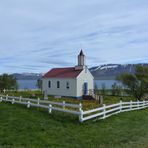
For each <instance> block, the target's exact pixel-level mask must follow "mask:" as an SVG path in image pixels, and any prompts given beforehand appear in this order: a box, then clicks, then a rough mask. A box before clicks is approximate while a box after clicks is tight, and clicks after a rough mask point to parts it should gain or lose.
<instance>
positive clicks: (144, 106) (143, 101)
mask: <svg viewBox="0 0 148 148" xmlns="http://www.w3.org/2000/svg"><path fill="white" fill-rule="evenodd" d="M144 107H145V100H143V108H144Z"/></svg>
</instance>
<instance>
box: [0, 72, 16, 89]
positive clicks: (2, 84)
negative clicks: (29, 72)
mask: <svg viewBox="0 0 148 148" xmlns="http://www.w3.org/2000/svg"><path fill="white" fill-rule="evenodd" d="M17 88H18V84H17V81H16V78H15V77H14V76H12V75H8V74H3V75H1V76H0V90H1V91H2V90H4V89H14V90H16V89H17Z"/></svg>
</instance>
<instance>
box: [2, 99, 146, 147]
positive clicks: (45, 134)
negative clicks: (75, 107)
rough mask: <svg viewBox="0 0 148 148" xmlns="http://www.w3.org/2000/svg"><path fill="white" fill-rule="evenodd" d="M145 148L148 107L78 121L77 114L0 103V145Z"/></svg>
mask: <svg viewBox="0 0 148 148" xmlns="http://www.w3.org/2000/svg"><path fill="white" fill-rule="evenodd" d="M3 147H4V148H5V147H10V148H11V147H12V148H13V147H14V148H17V147H21V148H22V147H31V148H33V147H37V148H38V147H41V148H44V147H53V148H56V147H63V148H65V147H68V148H73V147H74V148H79V147H80V148H87V147H88V148H95V147H96V148H116V147H117V148H118V147H119V148H120V147H121V148H122V147H123V148H126V147H127V148H130V147H131V148H147V147H148V109H145V110H140V111H132V112H127V113H122V114H119V115H117V116H112V117H110V118H108V119H106V120H100V121H97V122H94V121H92V120H90V121H88V122H85V123H82V124H80V123H79V122H78V119H77V117H75V116H71V115H69V114H66V113H59V112H53V114H51V115H49V114H48V113H47V111H45V110H43V109H37V108H30V109H27V108H26V106H23V105H16V104H14V105H11V104H9V103H4V102H2V103H0V148H3Z"/></svg>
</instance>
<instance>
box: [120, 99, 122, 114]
mask: <svg viewBox="0 0 148 148" xmlns="http://www.w3.org/2000/svg"><path fill="white" fill-rule="evenodd" d="M121 112H122V100H121V101H120V113H121Z"/></svg>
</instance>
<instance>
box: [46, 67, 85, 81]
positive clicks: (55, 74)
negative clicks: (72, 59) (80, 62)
mask: <svg viewBox="0 0 148 148" xmlns="http://www.w3.org/2000/svg"><path fill="white" fill-rule="evenodd" d="M81 71H82V70H75V68H74V67H70V68H53V69H51V70H50V71H48V72H47V73H46V74H45V75H44V78H76V77H77V76H78V75H79V74H80V73H81Z"/></svg>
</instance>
